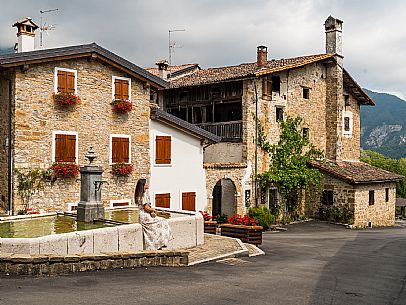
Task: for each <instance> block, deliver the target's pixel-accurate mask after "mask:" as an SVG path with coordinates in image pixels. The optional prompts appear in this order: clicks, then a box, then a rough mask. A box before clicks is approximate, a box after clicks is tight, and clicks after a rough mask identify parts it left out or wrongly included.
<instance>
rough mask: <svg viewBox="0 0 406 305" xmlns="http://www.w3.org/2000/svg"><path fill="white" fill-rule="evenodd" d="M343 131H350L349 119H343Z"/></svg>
mask: <svg viewBox="0 0 406 305" xmlns="http://www.w3.org/2000/svg"><path fill="white" fill-rule="evenodd" d="M344 131H350V118H349V117H348V116H346V117H344Z"/></svg>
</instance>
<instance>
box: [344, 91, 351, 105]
mask: <svg viewBox="0 0 406 305" xmlns="http://www.w3.org/2000/svg"><path fill="white" fill-rule="evenodd" d="M344 103H345V106H350V96H349V95H348V94H344Z"/></svg>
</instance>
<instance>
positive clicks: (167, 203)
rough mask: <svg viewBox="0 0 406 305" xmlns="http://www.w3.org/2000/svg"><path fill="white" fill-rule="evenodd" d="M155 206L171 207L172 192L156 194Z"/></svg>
mask: <svg viewBox="0 0 406 305" xmlns="http://www.w3.org/2000/svg"><path fill="white" fill-rule="evenodd" d="M155 206H156V207H158V208H167V209H169V208H170V207H171V194H170V193H165V194H155Z"/></svg>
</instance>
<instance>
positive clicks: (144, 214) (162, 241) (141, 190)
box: [134, 179, 171, 250]
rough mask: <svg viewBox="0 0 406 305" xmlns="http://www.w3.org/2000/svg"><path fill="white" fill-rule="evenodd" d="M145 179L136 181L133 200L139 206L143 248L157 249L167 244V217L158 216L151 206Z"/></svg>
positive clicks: (168, 230) (168, 236)
mask: <svg viewBox="0 0 406 305" xmlns="http://www.w3.org/2000/svg"><path fill="white" fill-rule="evenodd" d="M146 182H147V181H146V179H140V180H138V182H137V186H136V187H135V193H134V201H135V203H137V204H138V208H139V222H140V224H141V225H142V231H143V234H144V249H145V250H157V249H158V250H159V249H162V248H163V247H166V246H167V245H168V242H169V239H170V236H171V230H170V228H169V222H168V220H167V219H165V218H162V217H158V216H157V214H156V210H155V209H154V208H152V207H151V203H150V200H149V196H148V188H149V186H148V184H147V183H146Z"/></svg>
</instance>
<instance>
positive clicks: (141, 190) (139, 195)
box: [134, 179, 147, 204]
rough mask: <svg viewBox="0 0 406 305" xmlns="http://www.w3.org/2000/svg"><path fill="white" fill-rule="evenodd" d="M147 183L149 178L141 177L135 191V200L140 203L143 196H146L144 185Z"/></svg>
mask: <svg viewBox="0 0 406 305" xmlns="http://www.w3.org/2000/svg"><path fill="white" fill-rule="evenodd" d="M145 183H147V179H139V180H138V182H137V186H136V187H135V192H134V202H135V203H137V204H140V202H141V200H142V196H144V186H145Z"/></svg>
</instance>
